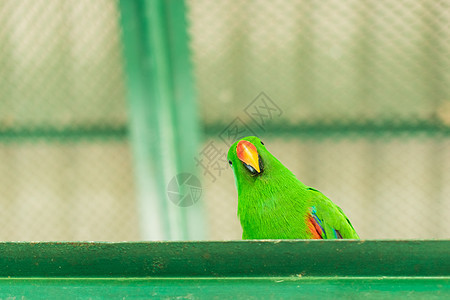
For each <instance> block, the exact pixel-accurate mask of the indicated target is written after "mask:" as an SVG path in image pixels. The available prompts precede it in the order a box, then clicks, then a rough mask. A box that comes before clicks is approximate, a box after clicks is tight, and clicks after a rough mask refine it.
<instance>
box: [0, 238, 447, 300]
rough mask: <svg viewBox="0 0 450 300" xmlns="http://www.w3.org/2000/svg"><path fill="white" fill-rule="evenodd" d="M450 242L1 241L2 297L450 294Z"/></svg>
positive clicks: (379, 296) (418, 296)
mask: <svg viewBox="0 0 450 300" xmlns="http://www.w3.org/2000/svg"><path fill="white" fill-rule="evenodd" d="M449 254H450V240H427V241H394V240H386V241H382V240H379V241H370V240H368V241H364V240H339V241H328V240H326V241H316V240H306V241H305V240H267V241H256V240H255V241H227V242H206V241H205V242H122V243H107V242H31V243H30V242H4V243H0V299H8V298H9V299H84V298H90V299H132V298H141V299H142V298H151V297H156V298H178V299H203V298H206V299H211V298H216V299H236V298H242V299H248V298H255V299H262V298H271V299H274V298H275V299H279V298H319V297H322V298H326V299H330V298H342V297H345V298H355V299H359V298H361V297H365V299H366V298H369V299H370V298H374V299H390V298H395V299H399V298H408V299H411V298H416V299H424V298H427V299H439V298H442V299H450V257H449V256H450V255H449Z"/></svg>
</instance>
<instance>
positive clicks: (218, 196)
mask: <svg viewBox="0 0 450 300" xmlns="http://www.w3.org/2000/svg"><path fill="white" fill-rule="evenodd" d="M449 6H450V2H449V1H444V0H443V1H432V0H429V1H414V0H405V1H378V0H370V1H357V0H354V1H345V2H344V1H338V0H327V1H289V2H288V1H268V0H266V1H262V0H261V1H238V0H233V1H228V0H227V1H226V0H221V1H207V0H187V1H175V0H172V1H164V0H155V1H145V0H137V1H125V0H124V1H115V0H97V1H89V0H80V1H68V0H64V1H61V0H35V1H24V0H20V1H17V0H0V240H6V241H9V240H25V241H29V240H104V241H120V240H158V239H162V240H183V239H214V240H227V239H240V237H241V229H240V225H239V221H238V218H237V216H236V210H237V192H236V187H235V183H234V178H233V174H232V171H231V169H230V168H229V167H228V166H227V162H226V159H225V153H226V152H227V151H228V147H229V146H230V145H231V143H232V142H234V140H235V139H236V138H238V137H240V136H244V135H258V136H260V137H261V138H262V139H263V140H264V142H265V145H266V146H267V148H268V149H269V150H270V151H271V152H272V153H273V154H274V155H275V156H276V157H277V158H278V159H279V160H280V161H281V162H283V163H284V165H286V166H287V167H288V168H289V169H290V170H291V171H293V172H294V174H296V175H297V177H298V178H299V179H300V180H301V181H303V182H304V183H305V184H307V185H310V186H313V187H315V188H317V189H319V190H320V191H322V192H323V193H324V194H325V195H327V196H328V197H329V198H331V199H332V200H333V201H334V202H335V203H336V204H338V205H339V206H340V207H342V208H343V210H344V211H345V212H346V214H347V216H348V217H349V218H350V220H351V221H352V223H353V225H354V227H355V229H356V230H357V232H358V233H359V235H360V237H361V238H364V239H382V238H388V239H391V238H401V239H406V238H408V239H428V238H433V239H436V238H450V217H449V216H450V214H449V213H450V55H449V53H450V27H449V26H450V7H449ZM177 174H184V175H179V176H177ZM196 178H198V180H199V182H197V181H196V180H194V179H196ZM177 197H178V198H177ZM186 197H188V198H186ZM174 199H175V200H174ZM176 199H178V200H179V201H178V200H176ZM186 199H188V200H189V201H188V200H186ZM183 201H188V202H183Z"/></svg>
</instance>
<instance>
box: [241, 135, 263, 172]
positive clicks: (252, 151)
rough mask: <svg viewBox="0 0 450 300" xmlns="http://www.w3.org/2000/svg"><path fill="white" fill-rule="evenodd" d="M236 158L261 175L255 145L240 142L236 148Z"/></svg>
mask: <svg viewBox="0 0 450 300" xmlns="http://www.w3.org/2000/svg"><path fill="white" fill-rule="evenodd" d="M236 153H237V157H238V158H239V159H240V160H241V161H242V162H244V163H246V164H247V165H249V166H251V167H252V168H253V169H255V170H256V171H257V172H258V173H261V170H260V168H259V157H258V151H257V150H256V147H255V145H253V144H252V143H250V142H249V141H240V142H239V143H238V144H237V147H236Z"/></svg>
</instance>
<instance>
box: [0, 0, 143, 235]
mask: <svg viewBox="0 0 450 300" xmlns="http://www.w3.org/2000/svg"><path fill="white" fill-rule="evenodd" d="M118 17H119V13H118V10H117V7H116V3H115V2H114V1H94V2H92V1H76V2H73V1H0V44H1V47H0V78H1V80H0V161H1V162H0V194H1V195H2V196H1V201H0V207H1V209H0V227H1V228H2V230H0V240H126V239H138V238H139V227H138V225H137V223H138V221H137V217H136V201H135V200H134V199H135V197H134V185H133V181H134V179H133V174H132V165H131V154H130V150H129V147H128V142H127V139H126V134H125V133H126V122H127V114H126V109H125V104H126V102H125V92H124V89H125V87H124V82H123V74H122V58H121V44H120V28H119V25H118V21H117V20H118Z"/></svg>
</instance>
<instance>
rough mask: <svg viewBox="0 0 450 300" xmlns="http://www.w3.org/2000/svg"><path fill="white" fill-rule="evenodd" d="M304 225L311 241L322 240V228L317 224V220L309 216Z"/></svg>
mask: <svg viewBox="0 0 450 300" xmlns="http://www.w3.org/2000/svg"><path fill="white" fill-rule="evenodd" d="M306 223H307V225H308V228H309V230H310V231H311V234H312V238H313V239H316V240H318V239H323V237H322V236H323V231H322V227H321V226H320V224H319V223H317V220H316V219H315V218H314V217H313V216H311V215H309V217H308V219H307V221H306Z"/></svg>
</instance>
